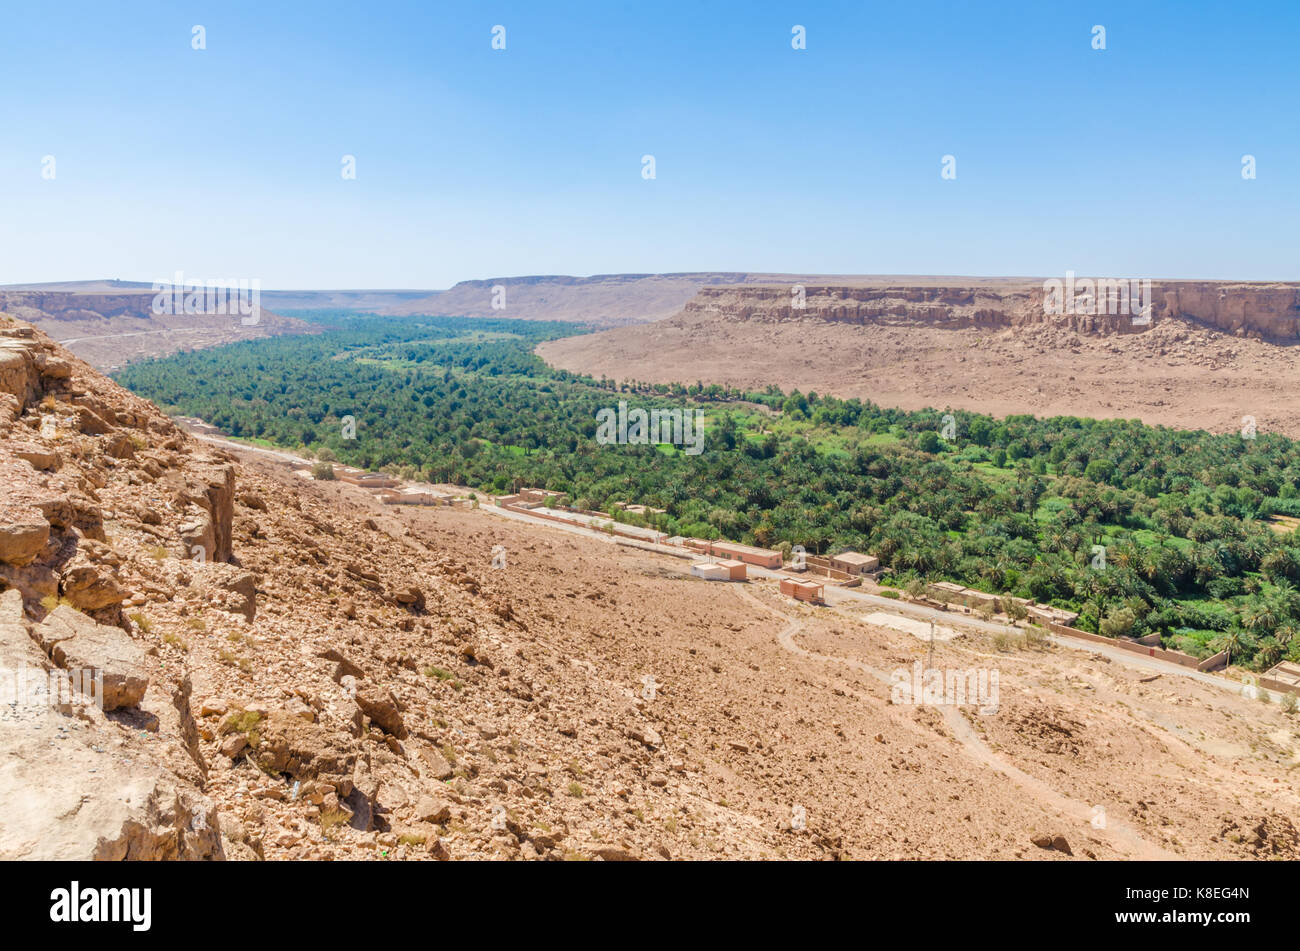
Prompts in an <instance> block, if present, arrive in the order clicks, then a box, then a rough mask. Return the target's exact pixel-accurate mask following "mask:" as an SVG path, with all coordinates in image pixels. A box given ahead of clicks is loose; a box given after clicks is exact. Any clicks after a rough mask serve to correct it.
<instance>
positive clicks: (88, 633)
mask: <svg viewBox="0 0 1300 951" xmlns="http://www.w3.org/2000/svg"><path fill="white" fill-rule="evenodd" d="M33 634H34V635H35V637H36V639H37V642H38V643H39V644H40V646H41V648H42V649H43V650H44V651H45V652H46V653H47V654H48V655H49V656H50V658H51V659H52V660H53V661H54V662H55V663H56V664H58V666H60V667H62V668H64V669H65V670H67V671H69V672H70V673H73V674H74V675H75V676H76V678H77V680H79V681H80V682H81V683H89V682H90V680H91V679H92V678H93V679H96V680H98V679H99V678H102V686H101V688H100V689H101V690H102V695H103V709H104V710H105V711H109V710H116V709H118V708H119V707H135V706H139V704H140V701H141V700H143V699H144V694H145V691H146V690H147V689H148V687H149V677H148V674H147V673H146V672H145V652H144V648H143V647H141V646H140V645H139V644H137V643H136V642H135V641H134V640H132V639H131V637H130V636H129V635H128V634H126V633H125V632H124V631H122V630H121V629H120V628H116V627H109V626H108V625H106V624H100V623H98V622H97V621H95V620H94V619H93V618H89V617H86V615H84V614H82V613H81V612H80V611H77V610H74V609H73V608H71V607H69V606H68V605H66V604H61V605H59V606H58V607H57V608H55V609H54V610H53V611H52V612H50V614H49V615H48V616H47V617H46V618H45V620H44V621H42V622H41V623H40V624H38V625H36V627H35V628H33Z"/></svg>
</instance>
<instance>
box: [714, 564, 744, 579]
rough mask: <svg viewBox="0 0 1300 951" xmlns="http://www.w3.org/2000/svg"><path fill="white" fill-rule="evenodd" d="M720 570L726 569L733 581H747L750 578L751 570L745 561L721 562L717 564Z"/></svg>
mask: <svg viewBox="0 0 1300 951" xmlns="http://www.w3.org/2000/svg"><path fill="white" fill-rule="evenodd" d="M715 564H717V566H718V567H719V568H726V569H727V574H728V576H729V577H730V578H731V580H732V581H745V580H747V579H748V577H749V569H748V567H747V566H746V565H745V563H744V562H743V561H734V560H728V561H719V562H715Z"/></svg>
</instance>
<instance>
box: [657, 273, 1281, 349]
mask: <svg viewBox="0 0 1300 951" xmlns="http://www.w3.org/2000/svg"><path fill="white" fill-rule="evenodd" d="M1102 281H1104V279H1102ZM1102 281H1098V280H1095V279H1094V280H1092V281H1091V282H1090V283H1091V287H1092V290H1091V294H1092V296H1091V297H1089V296H1087V295H1088V290H1087V288H1088V287H1089V282H1087V281H1086V279H1085V278H1082V277H1077V278H1070V279H1069V280H1059V279H1058V282H1057V283H1058V284H1059V285H1060V286H1059V287H1058V288H1057V289H1056V291H1055V294H1056V296H1055V297H1053V291H1052V290H1051V289H1050V288H1048V287H1047V286H1045V285H1046V282H1039V281H1014V282H1011V281H1009V282H1007V283H1006V284H1003V285H988V284H983V285H969V286H963V285H958V284H953V285H943V284H933V285H932V284H924V285H902V284H889V285H884V284H881V285H875V286H868V285H863V286H852V285H839V284H834V285H817V284H805V285H764V286H753V285H750V286H730V287H706V288H703V289H702V290H701V291H700V293H699V294H698V295H696V297H695V298H694V299H692V300H691V301H690V302H689V303H687V305H686V307H685V308H684V310H683V316H687V315H695V316H703V315H715V316H721V317H723V318H724V319H728V320H738V321H739V320H759V321H785V320H803V319H809V318H813V319H817V320H824V321H831V322H836V323H850V324H865V323H882V324H903V323H907V324H911V323H922V324H928V325H932V326H936V327H940V328H944V329H960V328H963V327H1017V326H1026V325H1030V324H1038V323H1054V324H1057V325H1059V326H1063V327H1068V328H1070V329H1072V330H1075V331H1078V332H1080V333H1141V332H1143V331H1145V330H1148V329H1150V327H1152V326H1154V325H1155V324H1157V323H1159V322H1160V321H1162V320H1167V319H1171V318H1185V319H1189V320H1193V321H1197V322H1199V323H1203V324H1206V325H1208V326H1211V327H1214V328H1216V329H1218V330H1222V331H1224V332H1227V333H1233V334H1237V335H1239V336H1249V337H1257V338H1266V339H1273V340H1295V339H1300V284H1285V283H1273V284H1263V283H1244V282H1236V283H1225V282H1216V281H1151V282H1146V281H1143V282H1137V281H1134V282H1131V283H1130V282H1128V281H1123V282H1122V284H1123V291H1122V292H1121V291H1119V290H1118V289H1112V288H1113V285H1109V286H1108V285H1106V284H1103V283H1102ZM1115 283H1116V284H1118V283H1120V282H1115ZM1099 285H1101V286H1099ZM1148 305H1149V307H1148Z"/></svg>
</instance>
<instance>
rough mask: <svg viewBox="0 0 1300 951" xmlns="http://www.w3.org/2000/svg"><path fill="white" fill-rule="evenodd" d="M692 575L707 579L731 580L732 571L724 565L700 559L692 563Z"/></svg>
mask: <svg viewBox="0 0 1300 951" xmlns="http://www.w3.org/2000/svg"><path fill="white" fill-rule="evenodd" d="M691 575H692V576H693V577H696V578H703V579H704V580H705V581H730V580H731V572H729V571H728V570H727V569H726V568H724V567H723V566H722V565H719V564H717V563H715V562H712V561H700V562H696V563H695V564H693V565H691Z"/></svg>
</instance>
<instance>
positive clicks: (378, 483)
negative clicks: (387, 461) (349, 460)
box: [334, 464, 401, 489]
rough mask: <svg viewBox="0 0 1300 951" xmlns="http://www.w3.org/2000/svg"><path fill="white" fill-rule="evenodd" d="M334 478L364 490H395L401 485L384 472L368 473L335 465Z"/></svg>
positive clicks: (350, 467)
mask: <svg viewBox="0 0 1300 951" xmlns="http://www.w3.org/2000/svg"><path fill="white" fill-rule="evenodd" d="M334 478H336V479H338V480H339V481H340V482H346V483H347V484H348V485H357V486H360V487H361V488H363V489H394V488H396V487H397V486H399V485H400V484H401V483H400V482H398V481H397V480H396V479H394V478H393V477H392V476H388V475H384V474H383V473H382V472H366V471H365V470H363V469H358V468H357V467H356V466H340V465H338V464H335V465H334Z"/></svg>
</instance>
